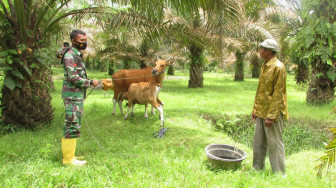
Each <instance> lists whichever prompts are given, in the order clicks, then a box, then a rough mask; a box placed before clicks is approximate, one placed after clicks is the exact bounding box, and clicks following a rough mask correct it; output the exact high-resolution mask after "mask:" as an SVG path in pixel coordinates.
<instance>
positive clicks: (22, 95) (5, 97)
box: [1, 68, 53, 129]
mask: <svg viewBox="0 0 336 188" xmlns="http://www.w3.org/2000/svg"><path fill="white" fill-rule="evenodd" d="M46 72H48V70H46V69H44V70H43V68H40V69H35V71H34V72H33V74H32V76H31V77H30V76H28V75H24V79H23V80H19V79H18V78H15V77H13V76H12V75H10V74H6V76H5V78H11V79H13V80H15V82H20V83H22V88H19V87H16V88H15V89H13V90H10V89H9V88H7V87H6V86H5V85H3V86H2V98H1V106H2V121H3V122H4V123H5V124H11V125H16V126H17V127H20V128H27V129H33V128H35V127H36V126H37V125H40V124H42V123H45V122H50V121H51V120H52V119H53V108H52V106H51V97H50V93H49V87H50V81H51V80H50V77H49V74H50V72H49V74H46ZM36 80H39V81H40V82H36Z"/></svg>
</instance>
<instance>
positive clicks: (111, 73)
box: [108, 61, 115, 76]
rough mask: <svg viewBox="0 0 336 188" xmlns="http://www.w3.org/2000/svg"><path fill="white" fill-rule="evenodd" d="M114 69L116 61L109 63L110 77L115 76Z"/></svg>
mask: <svg viewBox="0 0 336 188" xmlns="http://www.w3.org/2000/svg"><path fill="white" fill-rule="evenodd" d="M113 67H114V61H109V63H108V75H109V76H112V75H114V72H115V71H114V69H113Z"/></svg>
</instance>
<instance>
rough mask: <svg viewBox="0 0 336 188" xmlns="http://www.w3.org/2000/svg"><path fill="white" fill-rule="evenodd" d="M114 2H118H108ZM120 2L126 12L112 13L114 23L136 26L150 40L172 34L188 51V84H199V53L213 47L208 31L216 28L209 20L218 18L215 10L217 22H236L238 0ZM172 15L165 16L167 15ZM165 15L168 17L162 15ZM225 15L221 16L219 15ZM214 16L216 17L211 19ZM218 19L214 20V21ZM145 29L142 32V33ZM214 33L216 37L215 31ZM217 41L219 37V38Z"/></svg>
mask: <svg viewBox="0 0 336 188" xmlns="http://www.w3.org/2000/svg"><path fill="white" fill-rule="evenodd" d="M112 2H115V3H118V2H119V1H117V0H116V1H112ZM122 5H126V6H127V5H130V6H129V7H131V8H129V9H128V10H127V11H125V12H124V13H122V14H119V15H117V16H116V15H112V16H114V18H110V20H113V22H114V25H115V26H118V25H120V24H121V23H124V25H128V26H136V27H137V30H138V31H140V32H141V33H145V34H146V35H147V36H148V37H149V38H150V39H151V40H152V41H155V40H157V39H158V38H160V36H162V34H163V35H164V36H166V37H168V36H170V37H174V38H175V39H176V40H177V41H178V42H180V43H182V44H184V45H185V46H186V47H187V48H188V49H189V51H190V61H191V63H190V65H191V66H190V80H189V85H188V86H189V87H202V86H203V64H204V63H203V62H204V55H203V52H204V50H206V48H208V47H209V46H214V45H213V44H212V43H211V41H210V40H209V39H211V38H212V36H211V35H213V33H211V31H213V30H217V26H216V24H214V22H213V20H218V13H223V14H222V17H221V21H223V22H225V24H226V25H229V24H233V23H236V22H235V21H236V20H235V18H236V17H237V13H238V11H237V10H238V9H239V8H240V1H233V0H220V1H218V0H211V1H203V0H198V1H182V0H166V1H164V0H161V1H160V0H159V1H155V6H153V2H152V1H146V0H144V1H141V3H140V2H138V1H123V4H122ZM171 13H172V15H169V14H171ZM166 15H169V16H168V18H167V17H166V18H165V16H166ZM223 15H225V16H223ZM214 18H216V19H214ZM217 22H218V21H217ZM144 31H146V32H144ZM218 36H220V35H219V34H218ZM219 41H220V40H219Z"/></svg>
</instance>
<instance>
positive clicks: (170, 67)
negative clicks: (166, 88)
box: [167, 65, 174, 75]
mask: <svg viewBox="0 0 336 188" xmlns="http://www.w3.org/2000/svg"><path fill="white" fill-rule="evenodd" d="M167 74H168V75H174V66H173V65H169V66H168V72H167Z"/></svg>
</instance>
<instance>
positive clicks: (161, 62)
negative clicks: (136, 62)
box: [152, 57, 170, 76]
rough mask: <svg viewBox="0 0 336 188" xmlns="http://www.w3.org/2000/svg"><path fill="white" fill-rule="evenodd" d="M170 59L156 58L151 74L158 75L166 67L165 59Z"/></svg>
mask: <svg viewBox="0 0 336 188" xmlns="http://www.w3.org/2000/svg"><path fill="white" fill-rule="evenodd" d="M169 59H170V57H169V58H168V59H166V60H163V59H160V58H158V59H157V60H156V62H155V67H154V69H153V71H152V74H153V76H160V75H161V74H163V73H164V72H165V71H166V67H167V61H168V60H169Z"/></svg>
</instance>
